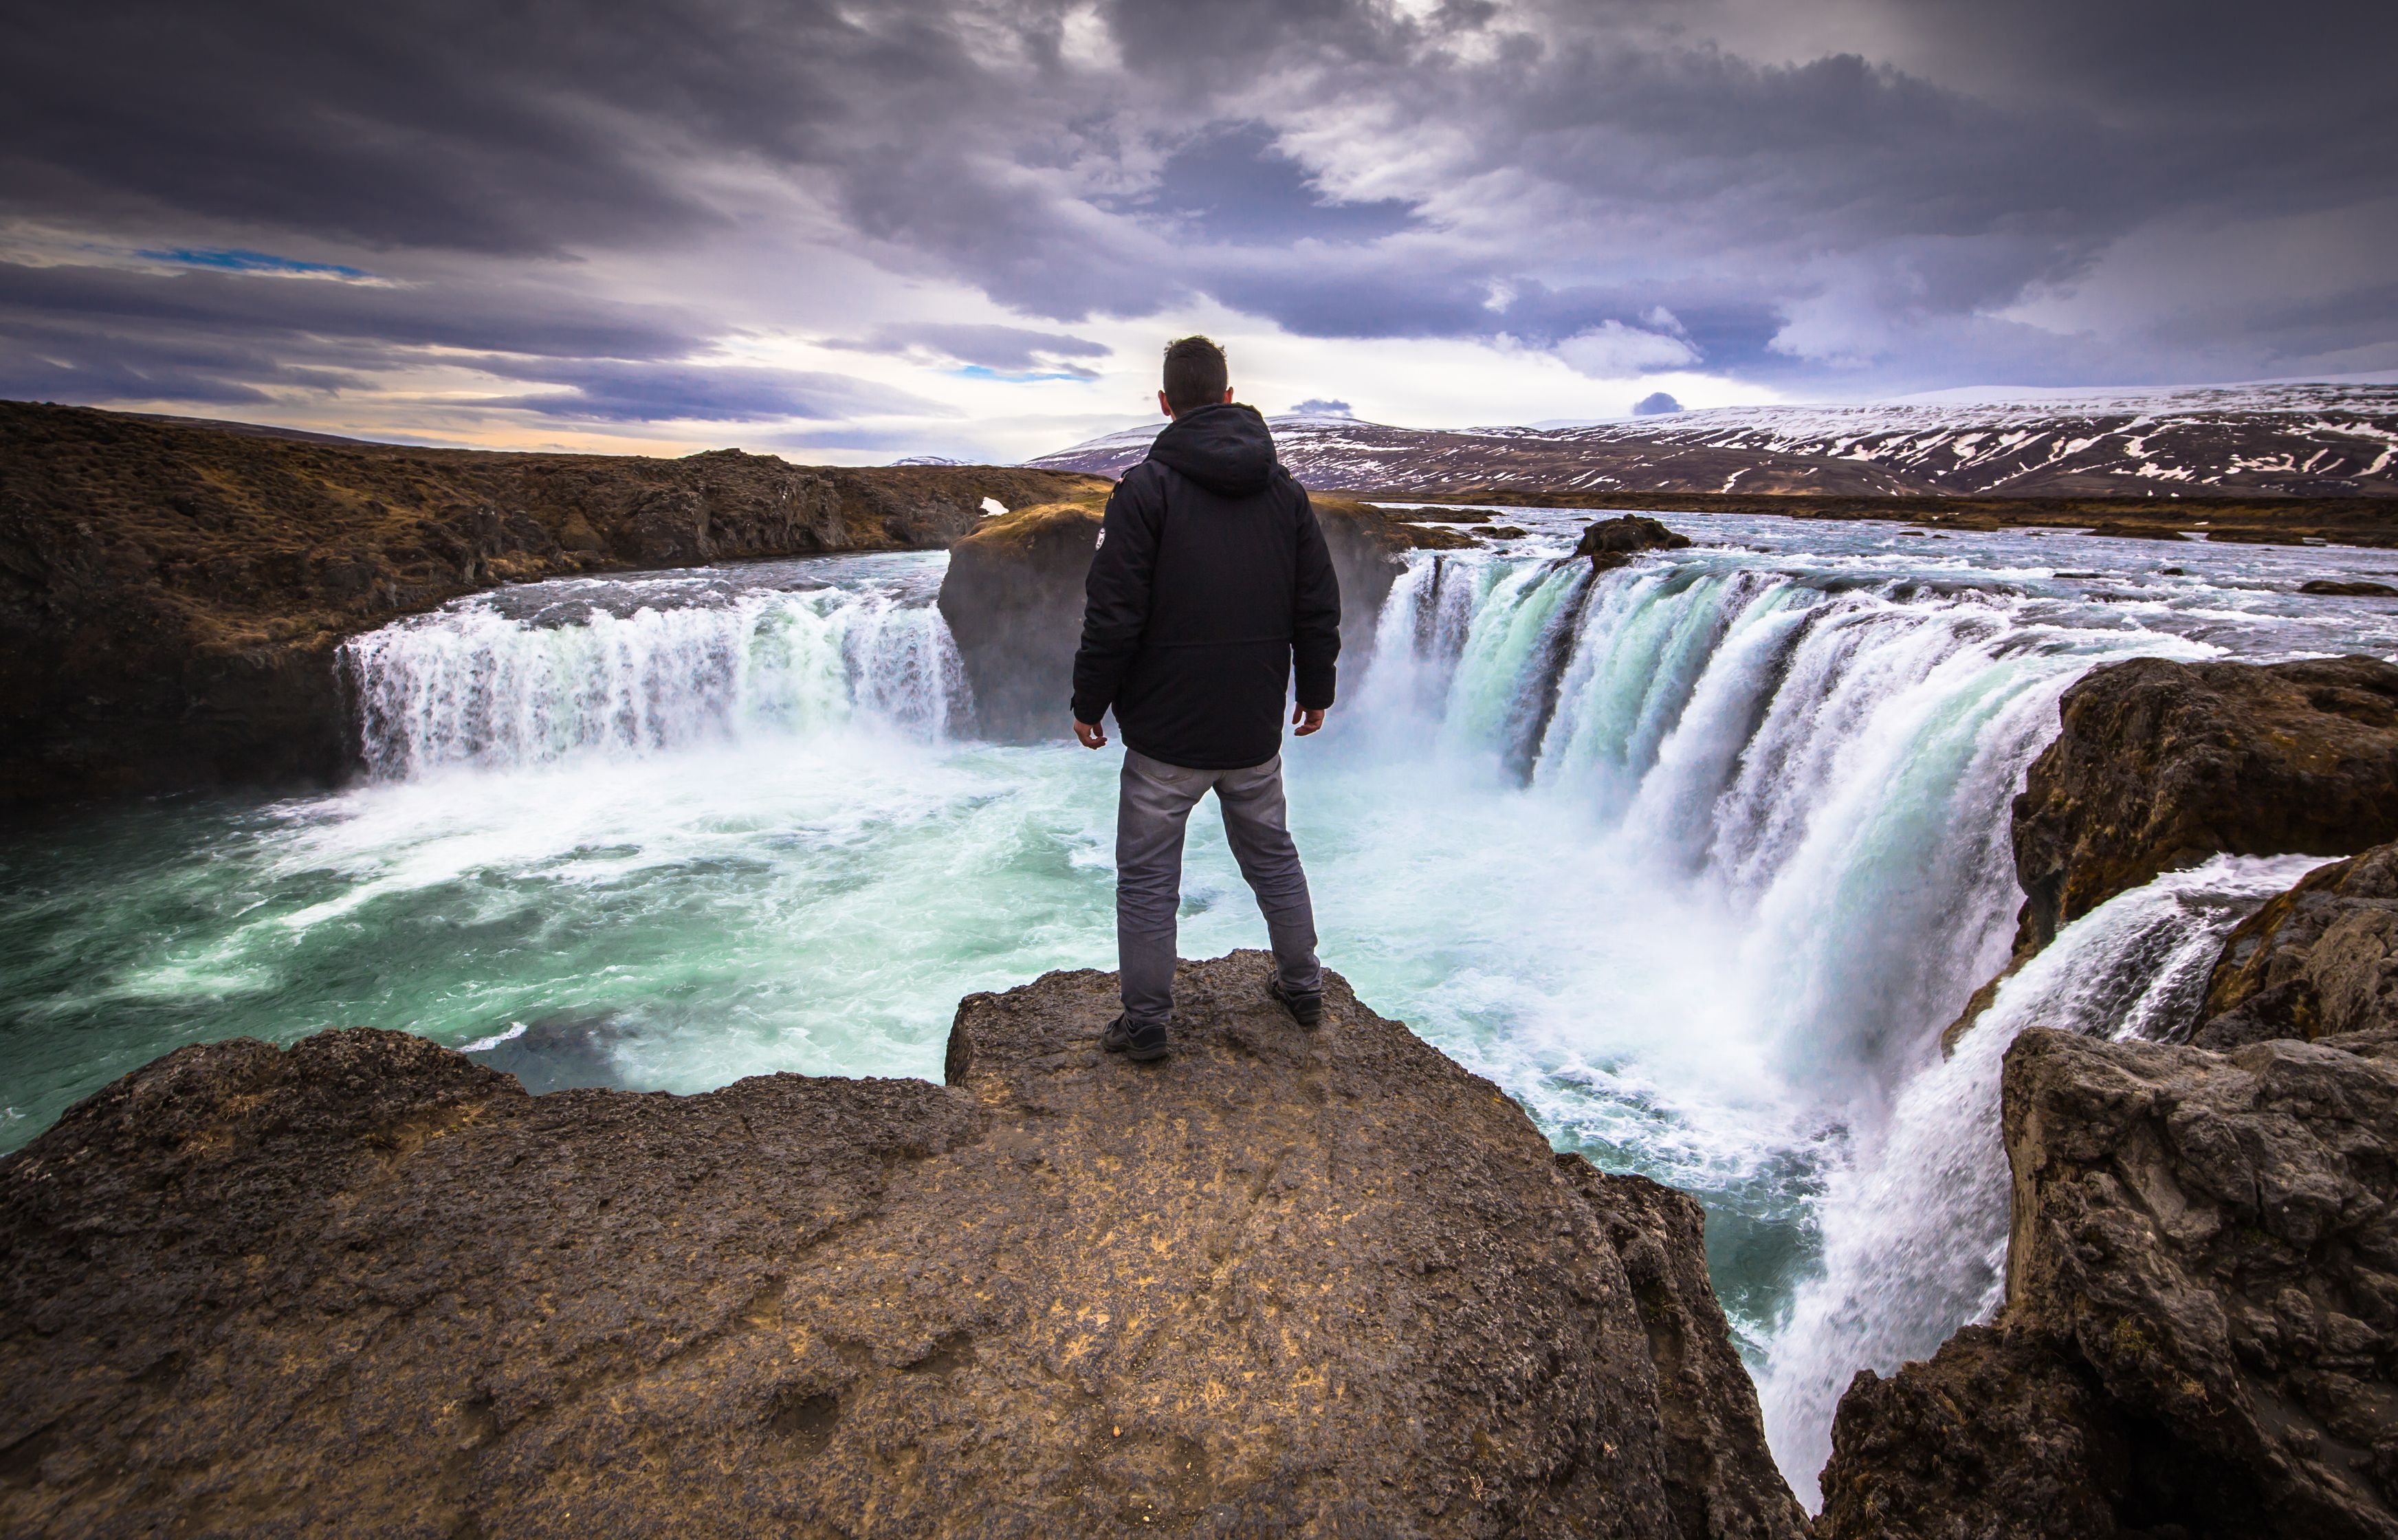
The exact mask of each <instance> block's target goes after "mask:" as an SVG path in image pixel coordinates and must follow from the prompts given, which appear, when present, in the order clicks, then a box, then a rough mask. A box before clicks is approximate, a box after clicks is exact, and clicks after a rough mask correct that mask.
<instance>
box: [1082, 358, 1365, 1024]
mask: <svg viewBox="0 0 2398 1540" xmlns="http://www.w3.org/2000/svg"><path fill="white" fill-rule="evenodd" d="M1157 404H1158V406H1159V407H1160V408H1162V409H1163V410H1164V411H1165V415H1166V416H1168V417H1170V418H1172V419H1173V422H1172V423H1171V424H1170V425H1168V426H1167V427H1166V428H1165V431H1164V432H1162V433H1160V434H1159V435H1158V436H1157V441H1156V442H1155V443H1154V444H1152V445H1151V446H1150V451H1149V458H1148V459H1146V460H1144V461H1142V462H1141V463H1140V464H1139V465H1137V466H1133V467H1132V469H1130V470H1128V471H1126V472H1125V477H1124V480H1122V481H1120V482H1118V483H1117V485H1116V490H1115V493H1114V494H1113V495H1112V496H1111V497H1110V498H1109V499H1108V511H1107V518H1106V520H1105V521H1104V522H1103V523H1102V524H1101V526H1100V530H1099V546H1098V550H1097V551H1095V552H1094V553H1092V556H1091V571H1090V575H1089V577H1088V578H1087V579H1085V581H1084V596H1085V604H1084V611H1083V646H1082V650H1081V651H1080V652H1079V653H1077V654H1076V655H1075V657H1074V700H1073V707H1074V736H1075V737H1077V738H1078V739H1080V740H1081V741H1082V744H1083V746H1084V748H1086V749H1098V748H1102V747H1104V746H1105V745H1106V743H1107V741H1108V739H1107V734H1106V733H1105V732H1104V731H1103V730H1102V728H1101V727H1100V724H1099V723H1100V719H1101V718H1102V717H1104V716H1105V715H1106V714H1107V712H1108V711H1109V709H1111V708H1112V709H1114V711H1115V714H1116V725H1117V727H1118V728H1119V729H1121V730H1122V732H1123V733H1124V740H1125V763H1124V776H1123V782H1122V787H1121V790H1120V792H1119V795H1118V800H1117V803H1116V956H1117V965H1118V970H1119V977H1120V979H1121V980H1122V988H1123V996H1124V1014H1123V1015H1121V1016H1119V1017H1117V1018H1116V1019H1115V1020H1113V1021H1112V1022H1111V1023H1109V1026H1108V1030H1107V1032H1106V1033H1104V1034H1103V1035H1102V1036H1101V1038H1100V1045H1101V1046H1102V1047H1105V1048H1107V1049H1108V1050H1109V1051H1110V1052H1111V1053H1121V1054H1123V1055H1125V1057H1126V1058H1128V1059H1132V1060H1139V1061H1141V1062H1152V1061H1154V1060H1160V1059H1163V1058H1165V1055H1166V1052H1167V1042H1166V1023H1167V1020H1168V1019H1169V1018H1170V1017H1171V1016H1172V1014H1173V1010H1174V961H1175V930H1174V917H1175V911H1176V910H1177V909H1178V908H1179V907H1180V905H1181V902H1182V830H1183V826H1184V824H1185V823H1186V822H1188V821H1189V819H1190V817H1191V809H1192V805H1193V804H1196V803H1197V802H1198V801H1199V799H1200V798H1201V797H1203V796H1205V795H1206V793H1207V791H1208V790H1209V789H1211V788H1212V789H1213V790H1215V793H1216V801H1217V804H1218V805H1219V807H1221V808H1222V810H1223V814H1224V835H1225V838H1226V839H1227V840H1228V841H1229V842H1230V843H1231V844H1232V847H1233V858H1234V859H1236V860H1238V861H1239V862H1240V863H1241V875H1242V876H1243V877H1245V878H1246V879H1247V880H1248V884H1249V887H1250V888H1251V890H1252V891H1254V892H1255V893H1256V894H1257V896H1258V908H1259V909H1260V911H1261V912H1263V913H1264V915H1265V920H1266V933H1267V935H1268V936H1269V937H1271V938H1272V939H1273V953H1274V978H1273V982H1272V984H1271V985H1270V986H1269V988H1270V989H1271V990H1272V992H1273V996H1274V998H1275V999H1277V1000H1279V1001H1281V1002H1282V1005H1283V1006H1284V1008H1285V1009H1287V1010H1288V1011H1289V1012H1290V1014H1291V1016H1292V1018H1293V1019H1294V1020H1297V1021H1298V1022H1299V1024H1300V1026H1302V1027H1313V1026H1314V1025H1315V1024H1316V1022H1317V1021H1319V1020H1322V1017H1323V1013H1324V970H1323V968H1322V966H1320V965H1319V964H1318V963H1317V962H1316V958H1315V912H1314V907H1313V906H1312V905H1311V904H1310V903H1309V902H1308V897H1307V873H1306V872H1304V871H1301V870H1300V864H1299V848H1298V846H1297V845H1295V844H1292V843H1291V838H1290V829H1289V825H1288V822H1287V817H1286V814H1285V810H1284V805H1283V792H1282V752H1281V750H1282V708H1283V701H1284V699H1285V698H1286V696H1285V692H1286V691H1287V689H1288V688H1289V686H1290V682H1291V675H1292V666H1293V663H1294V661H1295V662H1296V664H1297V672H1298V691H1297V701H1298V704H1297V706H1296V708H1295V709H1293V710H1292V712H1291V717H1290V720H1291V722H1292V723H1293V725H1295V726H1296V727H1297V729H1298V736H1300V737H1305V736H1308V735H1309V734H1311V733H1313V732H1314V731H1316V730H1317V729H1318V728H1320V727H1322V726H1323V725H1324V713H1325V712H1326V711H1327V710H1328V709H1331V706H1332V678H1333V661H1334V659H1335V658H1336V657H1338V656H1339V655H1340V581H1339V579H1337V578H1336V577H1335V576H1334V575H1333V572H1332V559H1331V557H1330V556H1329V555H1328V554H1327V552H1326V550H1325V548H1324V532H1323V530H1322V529H1320V528H1318V527H1317V525H1316V522H1315V510H1314V508H1312V507H1309V506H1308V501H1307V493H1305V492H1304V491H1302V490H1301V489H1300V484H1299V483H1298V482H1297V481H1295V480H1291V476H1290V473H1289V472H1288V471H1287V470H1285V469H1283V468H1282V466H1281V464H1280V463H1279V462H1277V461H1276V460H1275V458H1274V447H1273V435H1272V434H1270V433H1268V432H1267V431H1266V424H1265V419H1264V418H1263V417H1260V415H1258V412H1257V409H1256V408H1254V407H1246V406H1235V405H1233V391H1232V386H1231V384H1230V378H1229V374H1228V371H1227V369H1226V365H1225V362H1224V351H1223V349H1221V348H1219V347H1218V346H1217V345H1216V344H1214V343H1212V342H1209V341H1208V340H1207V339H1206V338H1205V337H1185V338H1183V339H1182V340H1181V341H1179V342H1178V343H1175V344H1173V345H1171V346H1169V347H1168V348H1167V349H1166V350H1165V389H1163V390H1161V391H1159V392H1158V393H1157Z"/></svg>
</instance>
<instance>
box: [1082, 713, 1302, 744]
mask: <svg viewBox="0 0 2398 1540" xmlns="http://www.w3.org/2000/svg"><path fill="white" fill-rule="evenodd" d="M1315 714H1316V716H1317V717H1318V718H1319V719H1320V718H1321V717H1322V716H1323V715H1324V713H1323V712H1321V711H1318V712H1316V713H1315ZM1074 736H1075V737H1076V738H1077V739H1078V740H1080V741H1081V743H1082V745H1083V747H1084V748H1085V749H1105V748H1106V747H1107V746H1108V733H1107V729H1106V728H1104V727H1101V726H1099V725H1098V723H1089V722H1078V723H1074Z"/></svg>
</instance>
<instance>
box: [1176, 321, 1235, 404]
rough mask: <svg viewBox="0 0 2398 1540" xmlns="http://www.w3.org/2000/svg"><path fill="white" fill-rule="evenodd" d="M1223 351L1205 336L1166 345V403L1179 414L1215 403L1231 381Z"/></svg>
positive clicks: (1231, 376)
mask: <svg viewBox="0 0 2398 1540" xmlns="http://www.w3.org/2000/svg"><path fill="white" fill-rule="evenodd" d="M1232 380H1233V375H1232V371H1231V369H1230V368H1229V367H1227V366H1226V364H1225V362H1224V350H1223V349H1222V348H1220V347H1218V346H1217V345H1216V344H1214V343H1212V342H1210V341H1208V340H1207V339H1206V338H1205V337H1177V338H1176V339H1175V340H1174V341H1172V342H1170V343H1168V344H1165V404H1166V405H1167V406H1169V407H1171V408H1173V409H1174V411H1175V412H1178V413H1179V412H1196V411H1198V410H1199V409H1200V408H1201V407H1203V406H1214V405H1216V404H1217V403H1219V401H1221V400H1223V399H1224V387H1225V386H1226V385H1230V384H1231V383H1232Z"/></svg>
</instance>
